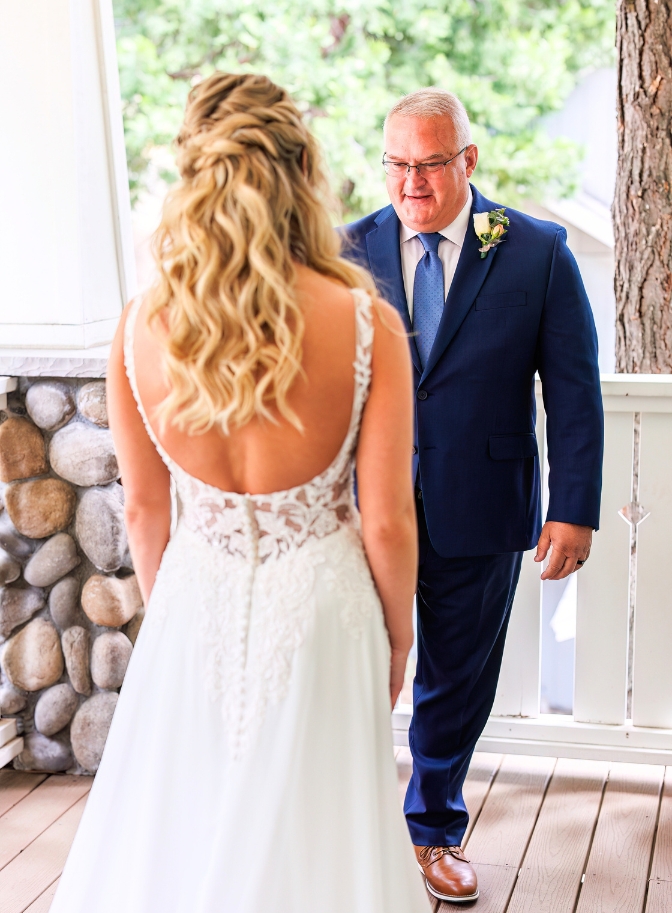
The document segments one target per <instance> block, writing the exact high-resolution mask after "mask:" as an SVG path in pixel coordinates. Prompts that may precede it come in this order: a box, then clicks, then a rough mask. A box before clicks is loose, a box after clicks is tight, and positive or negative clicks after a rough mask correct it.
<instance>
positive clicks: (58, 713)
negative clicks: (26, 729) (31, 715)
mask: <svg viewBox="0 0 672 913" xmlns="http://www.w3.org/2000/svg"><path fill="white" fill-rule="evenodd" d="M78 704H79V697H78V696H77V692H76V691H75V690H74V688H73V687H72V686H71V685H68V684H67V683H65V684H62V685H54V686H53V688H49V689H48V690H47V691H44V692H43V693H42V694H41V695H40V697H39V700H38V702H37V704H36V705H35V728H36V729H37V730H38V731H39V732H41V733H42V735H55V734H56V733H57V732H60V731H61V729H64V728H65V727H66V726H67V725H68V723H69V722H70V720H71V719H72V718H73V716H74V714H75V710H76V709H77V705H78Z"/></svg>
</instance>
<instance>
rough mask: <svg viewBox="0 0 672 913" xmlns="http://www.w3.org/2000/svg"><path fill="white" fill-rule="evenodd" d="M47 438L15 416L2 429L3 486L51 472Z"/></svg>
mask: <svg viewBox="0 0 672 913" xmlns="http://www.w3.org/2000/svg"><path fill="white" fill-rule="evenodd" d="M48 470H49V466H48V465H47V455H46V452H45V448H44V438H43V437H42V433H41V432H40V429H39V428H36V427H35V425H33V423H32V422H29V421H28V419H25V418H18V417H17V416H12V417H11V418H8V419H7V421H6V422H3V423H2V425H0V482H14V481H15V480H16V479H29V478H30V477H31V476H41V475H42V474H43V473H45V472H48Z"/></svg>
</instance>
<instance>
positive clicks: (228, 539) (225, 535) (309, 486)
mask: <svg viewBox="0 0 672 913" xmlns="http://www.w3.org/2000/svg"><path fill="white" fill-rule="evenodd" d="M352 295H353V297H354V300H355V315H356V352H355V361H354V365H353V366H354V369H355V392H354V398H353V404H352V414H351V417H350V426H349V428H348V432H347V434H346V436H345V439H344V441H343V444H342V446H341V448H340V450H339V452H338V455H337V456H336V459H335V460H334V461H333V462H332V463H331V465H330V466H329V467H328V468H327V469H325V470H324V472H322V473H320V474H319V475H318V476H315V477H314V478H313V479H311V480H310V481H309V482H306V483H304V484H303V485H297V486H296V487H294V488H290V489H287V490H285V491H276V492H273V493H271V494H259V495H250V494H239V493H236V492H227V491H223V490H222V489H220V488H217V487H215V486H213V485H208V484H207V483H206V482H203V481H201V480H200V479H197V478H195V477H194V476H192V475H190V474H189V473H188V472H186V471H185V470H184V469H183V468H182V467H181V466H179V465H178V464H177V463H176V462H175V461H174V460H173V459H172V458H171V457H170V456H169V455H168V454H167V453H166V451H165V450H164V448H163V447H162V446H161V443H160V442H159V440H158V438H157V436H156V434H155V433H154V430H153V428H152V426H151V424H150V423H149V420H148V418H147V414H146V412H145V408H144V406H143V403H142V400H141V398H140V394H139V390H138V384H137V379H136V371H135V357H134V349H133V341H134V332H135V323H136V318H137V315H138V309H139V306H140V300H138V301H136V302H134V303H133V305H132V306H131V309H130V311H129V314H128V319H127V321H126V330H125V338H124V360H125V364H126V372H127V374H128V379H129V382H130V385H131V389H132V391H133V395H134V397H135V401H136V403H137V406H138V411H139V412H140V415H141V416H142V420H143V422H144V424H145V427H146V429H147V433H148V434H149V436H150V438H151V440H152V441H153V443H154V445H155V447H156V449H157V450H158V452H159V454H160V455H161V458H162V459H163V461H164V462H165V464H166V466H167V467H168V469H169V471H170V474H171V476H172V477H173V479H174V480H175V483H176V487H177V495H178V500H179V504H180V519H181V522H182V523H183V524H184V525H186V526H187V527H188V528H189V529H190V530H192V531H193V532H195V533H197V534H198V535H199V536H202V537H203V539H205V540H206V541H207V542H209V543H210V544H212V545H215V546H217V547H218V548H220V549H223V550H224V551H226V552H227V553H229V554H231V555H238V556H240V557H243V558H245V559H248V560H252V561H254V563H263V562H265V561H266V560H268V558H270V557H272V556H276V557H277V556H280V555H282V554H285V553H286V552H288V551H289V550H290V549H293V548H300V547H301V546H302V545H303V544H304V543H305V542H307V541H308V540H309V539H311V538H323V537H324V536H327V535H329V534H330V533H333V532H335V531H336V530H337V529H338V528H339V527H341V526H352V525H354V526H358V523H359V518H358V513H357V508H356V506H355V503H354V493H353V464H354V454H355V449H356V446H357V440H358V436H359V428H360V424H361V418H362V411H363V409H364V405H365V403H366V399H367V397H368V393H369V388H370V384H371V356H372V347H373V323H372V318H371V299H370V297H369V295H368V293H367V292H365V291H364V290H362V289H352Z"/></svg>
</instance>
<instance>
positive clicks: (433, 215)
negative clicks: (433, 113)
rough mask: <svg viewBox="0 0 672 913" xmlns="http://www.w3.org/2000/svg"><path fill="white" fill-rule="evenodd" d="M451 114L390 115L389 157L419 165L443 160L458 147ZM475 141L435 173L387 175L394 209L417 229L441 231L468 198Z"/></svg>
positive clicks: (387, 152)
mask: <svg viewBox="0 0 672 913" xmlns="http://www.w3.org/2000/svg"><path fill="white" fill-rule="evenodd" d="M459 151H460V150H459V147H458V145H457V139H456V136H455V127H454V126H453V122H452V120H451V119H450V118H449V117H404V116H402V115H397V116H394V117H391V118H390V120H389V121H388V123H387V127H386V128H385V158H387V159H390V160H392V161H396V162H408V164H409V165H420V164H421V163H423V162H445V161H446V159H449V158H452V157H453V156H454V155H455V153H456V152H459ZM477 161H478V149H477V148H476V146H474V145H473V144H472V145H470V146H467V148H466V150H465V151H464V152H463V153H462V154H461V155H458V156H457V158H456V159H454V161H452V162H451V163H450V164H449V165H446V167H445V173H442V171H443V169H441V168H440V169H439V170H438V172H437V173H436V174H423V175H419V174H418V172H417V171H416V170H415V169H414V168H412V169H411V171H410V173H409V174H407V175H404V174H402V175H401V176H395V175H392V174H388V175H387V181H386V183H387V192H388V193H389V195H390V202H391V203H392V205H393V206H394V209H395V212H396V213H397V215H398V216H399V218H400V219H401V221H402V222H403V223H404V225H408V227H409V228H411V229H413V231H419V232H432V231H439V230H440V229H442V228H446V226H448V225H450V223H451V222H453V221H454V220H455V218H456V217H457V216H458V215H459V213H460V210H461V209H462V207H463V206H464V204H465V203H466V201H467V195H468V193H469V178H470V177H471V175H472V174H473V172H474V169H475V168H476V162H477Z"/></svg>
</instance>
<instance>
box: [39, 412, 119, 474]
mask: <svg viewBox="0 0 672 913" xmlns="http://www.w3.org/2000/svg"><path fill="white" fill-rule="evenodd" d="M49 459H50V460H51V465H52V467H53V469H54V470H55V471H56V472H57V473H58V474H59V476H61V477H62V478H64V479H67V480H68V482H72V483H73V485H81V486H84V487H87V488H88V487H90V486H92V485H107V483H108V482H113V481H114V480H115V479H118V478H119V467H118V465H117V458H116V456H115V453H114V446H113V444H112V434H111V432H110V431H107V430H104V429H102V428H92V427H91V426H90V425H86V424H85V423H84V422H71V423H70V424H69V425H66V426H65V428H61V430H60V431H57V432H56V434H55V435H54V436H53V438H52V439H51V444H50V446H49Z"/></svg>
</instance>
